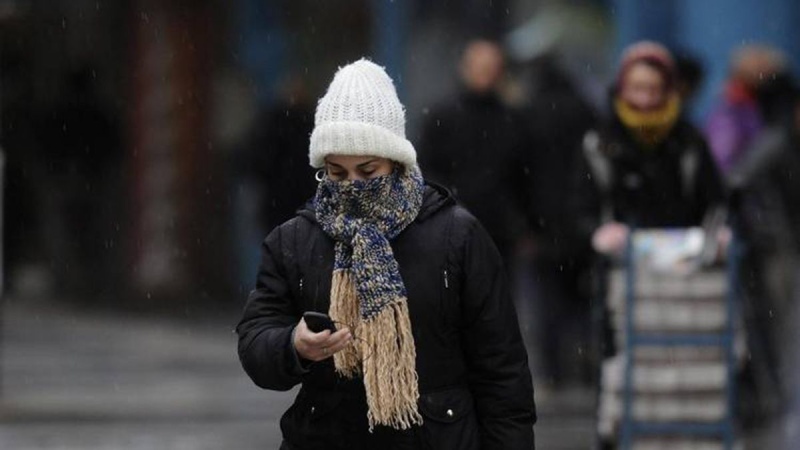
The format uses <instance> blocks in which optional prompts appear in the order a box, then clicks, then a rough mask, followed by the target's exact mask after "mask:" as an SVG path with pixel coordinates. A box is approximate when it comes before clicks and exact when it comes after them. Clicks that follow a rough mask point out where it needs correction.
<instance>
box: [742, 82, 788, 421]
mask: <svg viewBox="0 0 800 450" xmlns="http://www.w3.org/2000/svg"><path fill="white" fill-rule="evenodd" d="M789 98H790V99H793V101H794V103H795V106H794V114H792V117H791V119H792V120H789V121H787V123H784V124H782V125H780V126H773V127H770V128H768V129H766V130H765V131H764V132H763V133H762V134H761V135H760V136H759V137H758V138H756V140H755V142H754V143H753V145H752V148H750V149H749V150H748V151H747V153H746V154H745V155H744V157H743V159H742V161H741V162H740V163H739V165H737V166H736V167H735V168H734V169H733V170H732V171H731V174H730V176H729V177H728V182H729V184H730V188H731V191H732V192H734V194H735V195H734V197H735V198H736V200H737V201H736V202H735V212H736V217H737V223H739V224H740V225H741V226H740V229H741V230H742V232H741V234H742V236H743V239H744V240H745V242H746V243H747V245H746V250H747V252H746V253H745V257H744V261H743V266H744V270H745V271H746V273H748V275H747V276H748V279H749V280H750V282H749V283H748V285H747V289H746V290H745V293H746V296H745V298H746V299H748V300H749V301H746V302H743V305H744V306H746V307H747V311H748V313H747V314H746V315H745V319H746V325H747V327H748V328H747V336H748V344H749V345H750V348H752V349H754V351H753V352H752V353H753V356H752V358H751V360H750V361H749V363H750V364H751V365H752V366H754V367H752V370H753V377H752V378H753V380H752V383H753V384H754V385H755V386H753V388H754V389H755V391H756V394H758V397H755V398H754V400H757V403H755V402H754V403H755V404H754V405H752V408H751V409H753V410H755V411H756V412H755V413H754V414H753V416H756V417H757V416H760V417H774V416H775V414H777V413H781V412H782V411H785V409H786V408H787V407H789V406H790V405H788V404H784V402H787V401H789V399H791V397H792V395H800V393H798V392H795V393H793V392H792V391H793V389H794V390H796V389H798V384H797V377H796V374H795V373H793V372H792V368H791V364H792V362H793V361H792V360H791V357H792V356H793V355H795V354H796V353H797V348H795V347H798V346H797V344H796V343H797V342H798V339H797V337H798V336H797V333H796V331H795V330H796V328H797V320H798V317H800V315H799V314H798V311H799V310H798V307H797V305H798V304H800V278H799V277H798V275H800V208H798V207H797V205H799V204H800V176H798V174H800V96H798V95H797V94H796V93H795V94H794V95H793V96H789ZM754 418H755V417H754Z"/></svg>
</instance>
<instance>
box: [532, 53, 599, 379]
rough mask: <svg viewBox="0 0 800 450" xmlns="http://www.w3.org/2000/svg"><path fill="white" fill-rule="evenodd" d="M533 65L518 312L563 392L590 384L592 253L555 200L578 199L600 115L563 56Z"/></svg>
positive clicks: (538, 361)
mask: <svg viewBox="0 0 800 450" xmlns="http://www.w3.org/2000/svg"><path fill="white" fill-rule="evenodd" d="M529 66H530V67H529V68H530V75H529V78H528V80H529V86H530V87H529V90H528V94H527V98H528V99H529V100H528V102H527V104H526V106H525V107H524V108H523V117H524V120H525V122H524V123H525V127H526V128H528V130H530V134H531V141H530V143H529V146H528V147H526V148H525V151H524V152H523V154H522V156H521V162H522V167H523V168H524V170H525V172H526V175H527V176H526V183H525V187H524V191H523V197H524V201H525V207H524V212H525V215H526V219H527V229H528V235H527V236H526V237H525V238H524V239H523V241H522V242H521V245H520V247H519V250H520V258H521V259H522V261H520V264H521V265H522V266H523V267H525V269H522V270H523V271H524V273H518V277H519V278H520V281H519V282H520V283H521V285H523V286H526V287H525V288H524V289H526V292H523V293H521V294H520V295H519V298H518V299H517V305H518V306H517V309H518V311H519V312H520V320H521V326H522V328H523V330H525V331H526V332H525V336H526V344H527V346H528V350H529V355H530V356H529V357H530V358H531V360H532V361H534V364H533V366H534V367H535V370H534V373H535V374H536V375H537V376H538V377H541V380H542V381H544V382H545V384H543V385H542V386H543V387H544V386H548V387H556V388H557V387H560V386H564V385H568V384H570V383H575V382H578V383H587V382H589V381H590V380H591V375H592V367H593V365H592V364H591V362H590V361H589V358H588V355H589V352H588V351H587V349H588V347H589V340H590V338H591V337H590V336H589V333H588V330H589V329H590V327H589V323H590V320H589V311H590V307H589V289H588V285H589V283H588V282H587V281H586V280H587V269H588V267H589V262H590V260H591V251H590V250H591V249H590V248H589V247H588V246H586V245H581V244H582V243H581V241H580V240H578V239H576V238H575V230H574V227H573V223H574V219H575V211H574V210H572V209H571V206H572V205H570V203H569V202H564V201H563V198H564V197H563V196H562V195H556V194H557V193H563V194H566V195H567V196H569V195H571V192H570V191H569V186H568V185H567V186H565V185H564V180H569V179H571V178H572V177H573V176H574V173H575V170H576V169H577V165H578V161H579V158H581V152H580V143H581V141H582V138H583V135H584V134H586V132H587V131H588V130H589V129H590V128H592V127H593V126H594V125H595V124H596V121H597V115H596V113H595V111H594V110H593V108H592V107H591V106H590V105H589V103H588V102H587V101H586V100H585V99H584V98H583V97H581V96H580V95H579V94H578V92H579V90H578V89H577V87H576V85H575V83H574V82H573V80H572V79H571V77H570V76H569V75H568V73H567V72H566V70H564V69H563V68H562V66H561V65H560V62H559V58H558V55H557V54H556V53H554V52H549V53H545V54H542V55H540V56H538V57H537V58H535V59H533V60H532V61H530V63H529ZM565 188H566V189H567V192H565Z"/></svg>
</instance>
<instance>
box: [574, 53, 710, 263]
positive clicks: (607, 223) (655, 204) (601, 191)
mask: <svg viewBox="0 0 800 450" xmlns="http://www.w3.org/2000/svg"><path fill="white" fill-rule="evenodd" d="M674 73H675V69H674V63H673V61H672V57H671V55H670V53H669V52H668V51H667V50H666V49H665V48H664V47H663V46H661V45H659V44H656V43H653V42H641V43H638V44H635V45H633V46H631V47H630V48H629V49H628V50H627V51H626V52H625V54H624V55H623V59H622V63H621V68H620V70H619V74H618V78H617V83H616V86H615V89H614V91H613V93H612V99H611V100H612V111H611V117H610V119H609V120H608V122H607V123H606V124H605V125H604V126H602V127H601V128H599V129H597V130H592V131H590V132H589V133H587V134H586V136H585V138H584V142H583V151H584V158H583V159H582V167H581V169H580V170H579V171H578V173H577V175H578V180H579V181H578V183H577V195H576V197H575V198H576V200H577V202H578V210H579V211H582V213H581V219H580V223H579V225H578V226H579V230H580V231H579V232H580V233H581V234H582V235H583V236H584V238H585V239H589V240H590V241H591V244H592V246H593V247H594V249H595V250H596V251H598V252H600V253H604V254H619V253H620V252H621V251H622V249H623V247H624V245H625V242H626V239H627V233H628V231H629V227H630V226H631V225H632V226H635V227H637V228H663V227H689V226H697V225H701V224H702V222H703V220H704V219H705V218H706V217H707V214H711V213H713V212H715V211H717V209H718V208H719V207H722V206H723V205H724V201H725V199H724V193H723V185H722V182H721V180H720V176H719V174H718V172H717V169H716V167H715V164H714V161H713V159H712V157H711V154H710V152H709V149H708V146H707V145H706V142H705V140H704V139H703V137H702V135H701V134H700V133H699V132H698V131H697V130H696V129H695V128H694V127H693V126H692V125H691V124H689V123H688V122H687V121H685V120H684V119H683V118H682V117H681V114H680V112H681V106H680V99H679V96H678V94H677V92H676V90H675V75H674Z"/></svg>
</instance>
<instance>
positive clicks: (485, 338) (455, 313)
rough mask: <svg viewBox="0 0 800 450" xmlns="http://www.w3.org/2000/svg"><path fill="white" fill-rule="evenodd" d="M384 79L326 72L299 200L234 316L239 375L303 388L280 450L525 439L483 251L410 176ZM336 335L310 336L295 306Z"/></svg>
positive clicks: (501, 283) (434, 194) (493, 257)
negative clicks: (319, 316)
mask: <svg viewBox="0 0 800 450" xmlns="http://www.w3.org/2000/svg"><path fill="white" fill-rule="evenodd" d="M404 128H405V116H404V112H403V107H402V105H401V104H400V102H399V100H398V99H397V94H396V92H395V89H394V86H393V84H392V81H391V79H390V78H389V77H388V75H387V74H386V73H385V72H384V70H383V69H382V68H381V67H379V66H377V65H375V64H374V63H372V62H369V61H367V60H360V61H357V62H355V63H352V64H350V65H348V66H345V67H343V68H341V69H340V70H339V71H338V72H337V74H336V76H335V77H334V80H333V82H332V83H331V85H330V87H329V88H328V91H327V93H326V94H325V96H324V97H323V98H322V99H321V101H320V103H319V105H318V107H317V111H316V116H315V128H314V131H313V133H312V135H311V141H310V154H309V157H310V162H311V165H312V166H313V167H315V168H324V169H321V170H320V172H318V179H319V185H318V188H317V193H316V195H315V197H314V199H313V201H311V202H309V203H308V204H307V205H306V206H305V208H303V209H302V210H301V211H300V212H299V214H298V215H297V216H296V217H294V218H293V219H291V220H289V221H288V222H286V223H284V224H282V225H281V226H279V227H278V228H276V229H275V230H274V231H272V232H271V233H270V234H269V236H268V237H267V238H266V240H265V241H264V243H263V245H262V250H263V257H262V262H261V267H260V269H259V273H258V277H257V281H256V289H255V290H253V291H252V293H251V294H250V296H249V298H248V300H247V303H246V306H245V308H244V313H243V317H242V319H241V321H240V322H239V324H238V326H237V333H238V335H239V358H240V360H241V363H242V366H243V368H244V370H245V371H246V372H247V374H248V375H249V376H250V377H251V379H252V380H253V382H254V383H255V384H256V385H258V386H260V387H262V388H264V389H273V390H281V391H284V390H289V389H291V388H292V387H294V386H296V385H297V384H301V385H302V387H301V389H300V391H299V393H298V395H297V398H296V400H295V402H294V404H293V405H292V406H291V407H290V408H289V410H288V411H286V413H285V414H284V415H283V417H282V418H281V431H282V433H283V438H284V441H283V444H282V447H281V448H282V449H293V450H294V449H301V450H307V449H376V448H386V449H401V448H403V449H405V448H408V449H412V448H413V449H426V448H427V449H481V450H489V449H532V448H534V434H533V424H534V422H535V420H536V410H535V406H534V400H533V386H532V383H531V376H530V372H529V369H528V364H527V357H526V351H525V347H524V345H523V343H522V339H521V337H520V332H519V328H518V324H517V319H516V313H515V310H514V307H513V303H512V301H511V297H510V293H509V288H508V283H507V281H506V276H505V273H504V270H503V265H502V261H501V259H500V255H499V253H498V251H497V248H496V247H495V246H494V244H493V243H492V241H491V239H490V238H489V236H488V235H487V233H486V232H485V231H484V229H483V227H482V226H481V225H480V223H479V222H478V221H477V220H476V219H475V218H474V217H473V216H472V215H471V214H470V213H468V212H467V211H466V210H465V209H464V208H462V207H460V206H458V205H457V204H456V203H455V201H454V199H453V197H452V196H451V195H450V194H449V193H448V191H447V190H446V189H445V188H443V187H441V186H438V185H435V184H431V183H427V182H425V181H424V180H423V178H422V175H421V172H420V169H419V167H418V166H417V162H416V152H415V150H414V148H413V146H412V145H411V143H410V142H409V141H407V140H406V139H405V130H404ZM306 311H317V312H326V313H328V315H329V316H330V318H331V319H332V321H333V323H334V324H335V327H336V328H337V330H336V331H335V332H331V331H329V330H324V331H321V332H312V331H311V330H310V329H309V327H308V324H307V323H306V321H305V319H303V318H302V317H303V313H304V312H306Z"/></svg>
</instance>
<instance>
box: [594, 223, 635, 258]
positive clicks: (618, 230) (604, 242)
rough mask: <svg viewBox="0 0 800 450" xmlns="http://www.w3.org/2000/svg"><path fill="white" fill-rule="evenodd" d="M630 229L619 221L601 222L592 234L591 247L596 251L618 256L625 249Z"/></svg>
mask: <svg viewBox="0 0 800 450" xmlns="http://www.w3.org/2000/svg"><path fill="white" fill-rule="evenodd" d="M629 232H630V230H629V229H628V227H627V225H624V224H621V223H619V222H609V223H606V224H603V225H602V226H600V228H598V229H597V230H595V232H594V234H593V235H592V247H594V249H595V251H597V252H598V253H603V254H606V255H614V256H620V255H622V252H623V250H625V244H626V243H627V241H628V233H629Z"/></svg>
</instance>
